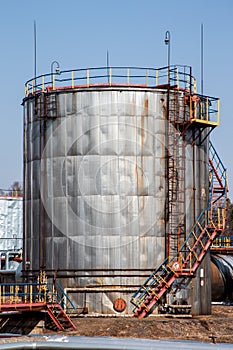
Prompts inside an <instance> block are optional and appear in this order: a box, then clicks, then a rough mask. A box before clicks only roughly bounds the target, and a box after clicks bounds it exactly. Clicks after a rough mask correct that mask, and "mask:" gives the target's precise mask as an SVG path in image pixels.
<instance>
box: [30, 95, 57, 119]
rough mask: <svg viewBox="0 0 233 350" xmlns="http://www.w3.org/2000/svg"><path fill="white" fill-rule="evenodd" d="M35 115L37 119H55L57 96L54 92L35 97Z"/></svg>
mask: <svg viewBox="0 0 233 350" xmlns="http://www.w3.org/2000/svg"><path fill="white" fill-rule="evenodd" d="M37 99H38V100H37V101H36V102H35V104H36V115H37V116H38V119H43V120H47V119H55V118H57V94H56V93H55V92H54V93H53V92H44V93H41V94H40V95H39V96H38V97H37Z"/></svg>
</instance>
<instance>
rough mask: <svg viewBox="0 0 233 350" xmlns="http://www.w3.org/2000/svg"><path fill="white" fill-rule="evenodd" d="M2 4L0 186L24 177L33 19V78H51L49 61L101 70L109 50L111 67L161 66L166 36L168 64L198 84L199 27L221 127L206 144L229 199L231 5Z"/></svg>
mask: <svg viewBox="0 0 233 350" xmlns="http://www.w3.org/2000/svg"><path fill="white" fill-rule="evenodd" d="M0 6H1V11H0V47H1V61H0V62H1V66H0V74H1V84H0V99H1V103H0V118H1V148H0V161H1V164H2V166H1V176H0V187H1V188H8V187H9V186H10V185H11V184H12V183H13V182H14V181H15V180H19V181H22V178H23V109H22V106H21V103H22V99H23V96H24V83H25V82H26V81H27V80H28V79H30V78H32V77H33V75H34V47H33V21H34V20H36V24H37V73H38V75H39V74H44V73H49V72H50V65H51V62H52V61H54V60H57V61H58V62H59V63H60V66H61V69H62V70H65V69H77V68H85V67H94V66H103V65H105V64H106V51H107V49H108V50H109V55H110V64H111V65H114V66H121V65H124V66H127V65H129V66H143V67H145V66H148V67H156V68H157V67H161V66H165V65H166V63H167V47H166V46H165V45H164V36H165V32H166V30H169V31H170V32H171V64H185V65H191V66H192V67H193V75H194V76H196V78H197V79H198V80H199V82H200V79H199V78H200V27H201V23H203V24H204V93H205V94H207V95H210V96H216V97H220V98H221V126H220V127H219V128H217V129H215V130H214V131H213V133H212V141H213V143H214V145H215V147H216V148H217V150H218V152H219V154H220V155H221V158H222V160H223V162H224V164H225V165H226V167H227V168H228V174H229V185H230V196H231V194H233V157H232V139H233V137H232V134H233V133H232V131H233V129H232V126H233V121H232V118H233V116H232V111H231V109H232V107H231V102H232V90H233V88H232V82H233V39H232V38H233V20H232V14H233V1H232V0H212V1H211V0H196V1H188V0H186V1H183V0H176V1H175V0H166V1H157V0H154V1H153V0H143V1H142V0H140V1H139V0H124V1H123V0H117V1H113V0H112V1H111V0H109V1H106V0H98V1H95V0H85V1H84V0H82V1H81V0H66V1H59V0H57V1H54V0H40V1H35V0H31V1H28V0H21V1H18V0H8V1H3V0H2V1H0ZM198 87H199V91H200V84H199V86H198ZM231 197H232V196H231Z"/></svg>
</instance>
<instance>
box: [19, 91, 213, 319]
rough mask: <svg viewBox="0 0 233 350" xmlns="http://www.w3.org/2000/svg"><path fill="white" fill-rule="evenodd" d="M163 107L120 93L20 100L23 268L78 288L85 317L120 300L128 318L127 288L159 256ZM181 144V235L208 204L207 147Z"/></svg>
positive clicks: (140, 95) (149, 94)
mask: <svg viewBox="0 0 233 350" xmlns="http://www.w3.org/2000/svg"><path fill="white" fill-rule="evenodd" d="M163 101H166V91H165V90H164V91H162V90H161V91H160V90H153V89H149V88H148V89H147V88H143V89H142V88H127V87H126V88H120V89H119V88H88V89H83V90H75V89H73V90H69V91H68V90H67V91H65V90H64V91H56V92H49V93H45V94H38V96H37V98H35V96H28V97H27V98H26V99H25V100H24V102H23V104H24V118H25V137H24V140H25V148H24V172H25V207H24V215H25V226H24V238H25V239H24V242H25V246H24V252H25V261H24V269H26V270H28V272H27V276H28V277H30V276H31V277H32V278H33V277H34V278H35V277H36V276H37V275H38V271H39V269H40V268H44V269H46V273H47V275H48V276H50V277H53V278H57V279H58V280H59V281H60V282H62V285H63V287H72V288H74V287H77V288H76V291H78V293H77V294H73V295H75V297H76V301H77V302H78V305H79V307H80V308H82V307H84V306H87V307H88V309H89V312H91V313H98V314H102V313H105V314H106V313H115V311H114V309H113V303H114V301H115V300H116V299H117V298H119V297H120V298H123V299H124V300H125V301H126V310H125V313H129V312H131V311H132V309H131V306H130V303H129V298H130V296H131V295H132V293H133V291H134V290H135V288H136V287H137V286H139V285H140V283H141V282H143V281H144V280H145V277H146V276H148V275H149V274H150V272H151V271H152V270H153V269H154V268H155V267H156V266H158V264H159V263H161V261H162V260H163V259H164V257H165V199H166V193H165V189H166V179H165V168H166V164H165V145H166V142H165V129H166V115H165V113H164V105H163V103H164V102H163ZM184 147H185V157H186V167H187V172H186V179H185V189H186V190H185V194H186V198H185V201H186V215H185V220H186V226H187V229H189V228H190V227H191V226H192V224H193V223H194V221H193V220H194V215H193V210H194V209H195V211H196V212H197V213H198V214H199V210H201V209H202V208H204V207H205V206H206V198H202V193H203V191H202V187H203V186H204V184H205V180H206V176H208V171H207V175H206V173H205V170H206V167H207V164H208V158H207V153H206V150H205V149H203V150H201V151H200V150H197V149H196V147H194V151H193V147H192V146H191V145H190V144H189V143H188V142H187V143H185V144H184ZM198 169H199V170H198ZM198 171H199V172H198ZM203 174H204V175H203ZM202 176H203V179H199V180H197V179H198V177H202ZM194 180H195V186H194ZM207 183H208V182H207ZM194 187H195V190H194ZM195 298H196V299H195V300H196V302H197V303H198V305H199V303H200V298H199V296H196V297H195ZM197 309H198V308H197Z"/></svg>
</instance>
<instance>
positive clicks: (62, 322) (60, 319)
mask: <svg viewBox="0 0 233 350" xmlns="http://www.w3.org/2000/svg"><path fill="white" fill-rule="evenodd" d="M46 306H47V312H48V315H49V316H50V318H51V320H52V321H53V323H54V324H55V325H56V327H57V328H58V329H59V330H60V331H64V330H65V329H67V328H73V329H76V327H75V325H74V324H73V322H72V321H71V319H70V318H69V317H68V315H67V314H66V312H65V311H64V310H63V309H62V307H61V305H60V304H55V303H51V304H47V305H46Z"/></svg>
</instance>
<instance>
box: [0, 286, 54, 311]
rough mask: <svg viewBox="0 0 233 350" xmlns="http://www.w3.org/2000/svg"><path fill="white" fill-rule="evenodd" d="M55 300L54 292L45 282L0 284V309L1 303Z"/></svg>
mask: <svg viewBox="0 0 233 350" xmlns="http://www.w3.org/2000/svg"><path fill="white" fill-rule="evenodd" d="M36 302H39V303H44V304H46V303H48V302H56V294H55V293H53V292H52V291H51V290H49V289H48V286H47V285H46V284H38V283H19V284H15V283H12V284H11V283H5V284H0V310H1V307H2V306H3V305H7V304H9V305H12V304H15V305H16V304H33V303H36Z"/></svg>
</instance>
